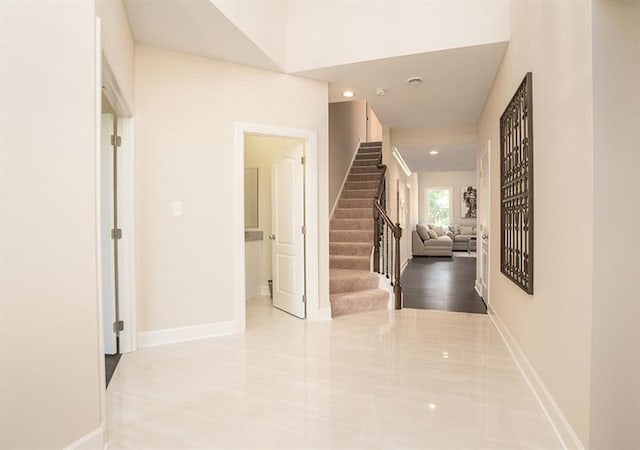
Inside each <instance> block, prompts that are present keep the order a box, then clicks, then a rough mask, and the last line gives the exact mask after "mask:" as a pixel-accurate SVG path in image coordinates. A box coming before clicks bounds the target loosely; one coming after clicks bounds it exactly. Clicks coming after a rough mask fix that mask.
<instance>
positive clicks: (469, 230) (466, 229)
mask: <svg viewBox="0 0 640 450" xmlns="http://www.w3.org/2000/svg"><path fill="white" fill-rule="evenodd" d="M460 234H473V228H472V227H465V226H464V225H460Z"/></svg>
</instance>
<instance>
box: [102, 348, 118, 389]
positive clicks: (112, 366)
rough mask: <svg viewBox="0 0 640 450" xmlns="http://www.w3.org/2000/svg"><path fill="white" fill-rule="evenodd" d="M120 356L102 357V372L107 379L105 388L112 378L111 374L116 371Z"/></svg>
mask: <svg viewBox="0 0 640 450" xmlns="http://www.w3.org/2000/svg"><path fill="white" fill-rule="evenodd" d="M120 356H122V355H120V354H116V355H104V372H105V375H106V377H107V386H109V382H110V381H111V377H112V376H113V373H114V372H115V371H116V367H117V366H118V363H119V362H120Z"/></svg>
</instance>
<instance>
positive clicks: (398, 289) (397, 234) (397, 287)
mask: <svg viewBox="0 0 640 450" xmlns="http://www.w3.org/2000/svg"><path fill="white" fill-rule="evenodd" d="M393 237H394V239H395V246H396V255H395V261H394V263H395V270H394V272H395V274H394V275H395V280H394V283H393V293H394V294H395V297H396V302H395V308H396V309H402V286H401V284H400V239H401V238H402V228H401V227H400V224H399V223H396V227H395V230H393Z"/></svg>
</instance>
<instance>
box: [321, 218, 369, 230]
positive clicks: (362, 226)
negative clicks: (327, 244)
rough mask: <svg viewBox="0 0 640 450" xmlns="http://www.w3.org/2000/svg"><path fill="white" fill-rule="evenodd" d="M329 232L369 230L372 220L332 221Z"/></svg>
mask: <svg viewBox="0 0 640 450" xmlns="http://www.w3.org/2000/svg"><path fill="white" fill-rule="evenodd" d="M331 230H371V231H373V219H333V220H332V221H331Z"/></svg>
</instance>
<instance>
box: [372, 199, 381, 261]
mask: <svg viewBox="0 0 640 450" xmlns="http://www.w3.org/2000/svg"><path fill="white" fill-rule="evenodd" d="M373 203H374V205H373V271H374V272H377V273H380V214H379V213H378V209H377V208H376V207H375V203H376V200H375V199H374V200H373Z"/></svg>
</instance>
